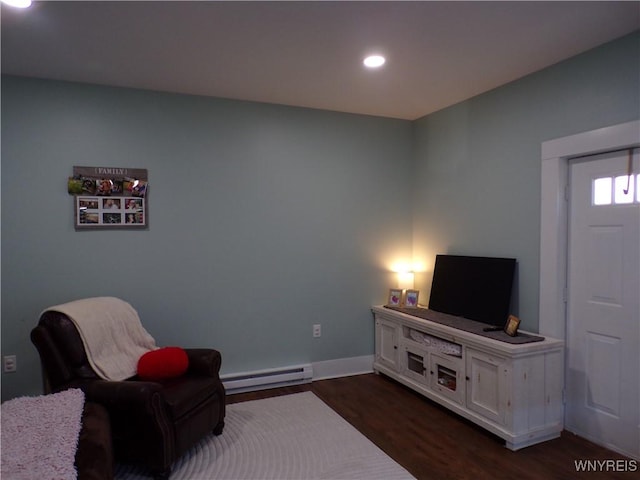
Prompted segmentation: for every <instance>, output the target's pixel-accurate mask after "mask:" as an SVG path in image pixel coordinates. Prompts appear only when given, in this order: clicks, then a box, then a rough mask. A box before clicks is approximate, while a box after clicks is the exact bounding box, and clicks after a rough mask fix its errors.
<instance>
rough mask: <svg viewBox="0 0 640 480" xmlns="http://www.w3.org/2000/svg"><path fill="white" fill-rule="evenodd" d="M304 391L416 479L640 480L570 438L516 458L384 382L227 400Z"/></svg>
mask: <svg viewBox="0 0 640 480" xmlns="http://www.w3.org/2000/svg"><path fill="white" fill-rule="evenodd" d="M303 391H311V392H313V393H314V394H315V395H317V396H318V397H319V398H321V399H322V400H323V401H324V402H325V403H326V404H328V405H329V406H330V407H331V408H333V409H334V410H335V411H336V412H338V413H339V414H340V415H341V416H342V417H343V418H345V419H346V420H347V421H348V422H349V423H351V424H352V425H353V426H354V427H355V428H357V429H358V430H359V431H360V432H361V433H362V434H363V435H365V436H366V437H367V438H369V439H370V440H371V441H372V442H373V443H375V444H376V445H377V446H378V447H379V448H380V449H382V450H383V451H384V452H385V453H386V454H387V455H389V456H390V457H391V458H393V459H394V460H395V461H396V462H398V463H399V464H400V465H402V466H403V467H404V468H406V469H407V470H408V471H409V472H410V473H411V474H412V475H413V476H415V477H416V478H418V479H425V480H426V479H428V480H449V479H451V480H453V479H469V480H483V479H492V480H493V479H505V480H506V479H509V480H513V479H518V480H542V479H544V480H546V479H558V480H561V479H562V480H565V479H572V478H580V479H582V478H589V479H599V478H601V479H607V480H609V479H626V480H629V479H632V478H633V479H640V462H635V461H632V460H630V459H628V458H626V457H624V456H621V455H619V454H616V453H614V452H612V451H610V450H607V449H605V448H602V447H599V446H597V445H594V444H593V443H591V442H589V441H587V440H585V439H583V438H580V437H578V436H576V435H573V434H571V433H569V432H563V434H562V436H561V437H560V438H558V439H555V440H550V441H548V442H544V443H541V444H538V445H534V446H531V447H527V448H524V449H522V450H519V451H517V452H512V451H510V450H508V449H507V448H505V447H504V441H503V440H501V439H500V438H498V437H496V436H494V435H493V434H491V433H489V432H487V431H485V430H483V429H482V428H480V427H478V426H476V425H474V424H473V423H471V422H469V421H467V420H465V419H463V418H462V417H460V416H458V415H456V414H454V413H452V412H449V411H448V410H446V409H445V408H443V407H440V406H439V405H437V404H436V403H434V402H432V401H430V400H428V399H426V398H424V397H422V396H420V395H418V394H417V393H415V392H413V391H412V390H410V389H408V388H406V387H404V386H403V385H401V384H399V383H397V382H395V381H394V380H391V379H389V378H387V377H384V376H382V375H375V374H367V375H357V376H352V377H345V378H338V379H332V380H321V381H317V382H313V383H311V384H306V385H297V386H290V387H283V388H275V389H270V390H262V391H257V392H249V393H241V394H235V395H229V396H228V397H227V403H228V404H231V403H237V402H242V401H248V400H256V399H260V398H267V397H274V396H278V395H288V394H291V393H298V392H303ZM580 460H620V461H621V462H618V463H617V464H616V466H615V467H614V465H613V464H612V463H609V469H608V470H609V471H606V468H605V469H604V470H605V471H599V472H595V471H591V472H584V471H583V472H578V471H577V469H576V464H575V462H576V461H580ZM634 466H636V467H637V468H636V470H635V471H626V472H621V471H619V470H620V469H621V468H625V467H626V469H627V470H633V467H634ZM614 468H615V469H617V470H618V471H614Z"/></svg>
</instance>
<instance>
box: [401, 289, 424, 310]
mask: <svg viewBox="0 0 640 480" xmlns="http://www.w3.org/2000/svg"><path fill="white" fill-rule="evenodd" d="M419 295H420V291H419V290H407V292H406V293H405V296H404V306H405V308H418V297H419Z"/></svg>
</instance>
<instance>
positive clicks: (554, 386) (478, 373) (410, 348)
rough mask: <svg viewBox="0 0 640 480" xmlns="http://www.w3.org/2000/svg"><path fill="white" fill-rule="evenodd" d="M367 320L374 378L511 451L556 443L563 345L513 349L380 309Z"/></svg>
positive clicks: (556, 342)
mask: <svg viewBox="0 0 640 480" xmlns="http://www.w3.org/2000/svg"><path fill="white" fill-rule="evenodd" d="M372 312H373V314H374V318H375V341H376V346H375V360H374V364H373V369H374V371H375V372H376V373H383V374H385V375H387V376H389V377H391V378H393V379H395V380H397V381H398V382H400V383H402V384H404V385H406V386H407V387H409V388H411V389H413V390H415V391H417V392H419V393H421V394H422V395H424V396H425V397H427V398H429V399H431V400H433V401H435V402H437V403H439V404H441V405H443V406H445V407H447V408H449V409H450V410H452V411H454V412H455V413H457V414H459V415H461V416H462V417H464V418H466V419H468V420H470V421H472V422H474V423H476V424H477V425H480V426H481V427H483V428H485V429H487V430H489V431H490V432H492V433H494V434H495V435H497V436H498V437H500V438H503V439H504V440H505V441H506V447H507V448H509V449H510V450H519V449H521V448H524V447H527V446H529V445H533V444H536V443H539V442H543V441H546V440H550V439H552V438H556V437H559V436H560V432H562V428H563V412H564V408H563V398H562V391H563V383H564V373H563V372H564V353H563V342H562V341H561V340H557V339H554V338H549V337H546V338H545V339H544V340H543V341H538V342H532V343H524V344H510V343H506V342H502V341H500V340H494V339H491V338H486V337H483V336H480V335H477V334H474V333H469V332H466V331H463V330H458V329H456V328H452V327H449V326H446V325H442V324H439V323H436V322H433V321H430V320H428V319H423V318H419V317H415V316H412V315H407V314H404V313H402V312H398V311H395V310H392V309H388V308H384V307H381V306H376V307H373V308H372ZM438 315H440V316H441V315H442V314H438Z"/></svg>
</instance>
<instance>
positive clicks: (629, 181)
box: [614, 175, 635, 204]
mask: <svg viewBox="0 0 640 480" xmlns="http://www.w3.org/2000/svg"><path fill="white" fill-rule="evenodd" d="M634 180H635V179H634V178H633V176H631V178H629V175H622V176H620V177H616V183H615V194H614V199H615V200H614V202H615V203H616V204H621V203H633V198H634V197H635V194H634V190H635V188H634V187H635V185H634V183H635V182H634ZM625 191H626V193H625Z"/></svg>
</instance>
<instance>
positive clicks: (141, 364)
mask: <svg viewBox="0 0 640 480" xmlns="http://www.w3.org/2000/svg"><path fill="white" fill-rule="evenodd" d="M187 368H189V357H187V352H185V351H184V350H183V349H182V348H180V347H164V348H159V349H158V350H151V351H150V352H147V353H145V354H144V355H142V356H141V357H140V360H138V376H139V377H140V378H141V379H143V380H163V379H167V378H173V377H179V376H180V375H182V374H184V373H185V372H186V371H187Z"/></svg>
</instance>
